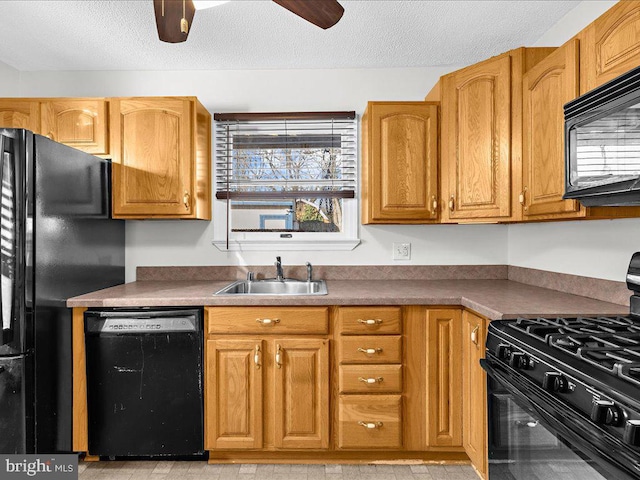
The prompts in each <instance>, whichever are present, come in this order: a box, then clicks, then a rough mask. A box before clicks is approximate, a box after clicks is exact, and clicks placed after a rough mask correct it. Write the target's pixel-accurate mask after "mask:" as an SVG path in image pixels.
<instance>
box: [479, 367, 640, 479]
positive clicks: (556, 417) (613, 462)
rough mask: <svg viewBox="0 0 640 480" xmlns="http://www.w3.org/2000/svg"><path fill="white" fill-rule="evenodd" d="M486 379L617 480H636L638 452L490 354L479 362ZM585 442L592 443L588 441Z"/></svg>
mask: <svg viewBox="0 0 640 480" xmlns="http://www.w3.org/2000/svg"><path fill="white" fill-rule="evenodd" d="M480 365H481V366H482V368H483V369H484V370H485V371H486V372H487V375H489V376H490V377H492V378H493V379H495V380H497V381H498V382H499V383H501V384H502V385H503V386H504V387H505V388H506V389H507V390H508V391H509V394H511V395H513V397H515V399H516V403H517V404H518V405H519V406H520V407H522V408H524V409H525V410H528V411H529V413H531V414H533V415H535V416H536V417H538V418H539V420H540V421H541V422H542V423H543V424H544V425H545V426H547V427H548V428H551V429H552V430H554V431H555V432H556V433H558V434H559V435H560V436H562V437H564V438H566V439H567V440H569V442H570V443H572V444H573V445H575V446H577V447H578V448H579V449H580V450H581V451H584V452H585V453H587V455H588V456H589V457H591V458H593V459H594V460H596V461H598V462H599V463H600V465H602V466H603V467H604V468H606V469H607V470H610V471H612V472H611V473H613V474H615V475H616V477H615V478H616V479H620V480H622V479H625V480H637V479H638V477H639V476H640V463H639V461H638V455H637V452H630V450H631V449H630V447H629V446H627V445H625V444H623V443H622V442H620V441H619V440H618V439H616V438H615V437H613V436H612V435H610V434H609V433H607V432H606V431H604V430H602V429H601V428H600V427H599V426H598V425H597V424H595V423H593V422H591V421H590V420H589V419H587V418H585V417H583V416H582V415H580V414H579V413H577V412H575V411H573V410H571V409H570V408H567V407H566V406H565V405H563V404H562V403H561V402H560V401H558V400H557V399H556V398H554V397H553V396H551V395H550V394H549V393H547V392H546V391H544V390H543V389H542V388H540V387H537V386H536V385H535V384H534V383H532V382H531V381H530V380H528V379H527V378H526V377H523V376H521V375H519V374H518V373H517V372H515V371H511V369H510V368H509V367H506V366H504V365H501V364H499V363H498V362H496V361H492V360H491V358H490V354H487V358H486V359H481V360H480ZM586 439H589V440H588V441H586Z"/></svg>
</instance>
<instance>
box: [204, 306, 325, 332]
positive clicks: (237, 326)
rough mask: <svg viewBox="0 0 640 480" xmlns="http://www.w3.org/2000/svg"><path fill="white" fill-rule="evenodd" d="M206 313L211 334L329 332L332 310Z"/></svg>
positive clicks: (210, 310) (231, 309) (237, 309)
mask: <svg viewBox="0 0 640 480" xmlns="http://www.w3.org/2000/svg"><path fill="white" fill-rule="evenodd" d="M205 311H206V317H207V331H208V333H209V334H213V333H218V334H219V333H258V334H270V333H275V334H279V335H280V334H283V333H292V334H316V335H317V334H320V335H326V334H328V333H329V308H328V307H282V308H281V307H220V308H217V307H212V308H206V309H205Z"/></svg>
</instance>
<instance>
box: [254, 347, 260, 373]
mask: <svg viewBox="0 0 640 480" xmlns="http://www.w3.org/2000/svg"><path fill="white" fill-rule="evenodd" d="M253 363H255V364H256V368H260V345H256V353H254V354H253Z"/></svg>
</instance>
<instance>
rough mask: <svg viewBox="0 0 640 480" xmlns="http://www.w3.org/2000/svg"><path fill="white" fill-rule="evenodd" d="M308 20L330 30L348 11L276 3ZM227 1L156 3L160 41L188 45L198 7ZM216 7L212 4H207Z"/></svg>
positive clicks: (294, 0)
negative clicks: (186, 42) (186, 41)
mask: <svg viewBox="0 0 640 480" xmlns="http://www.w3.org/2000/svg"><path fill="white" fill-rule="evenodd" d="M273 1H274V2H275V3H277V4H278V5H280V6H282V7H284V8H286V9H287V10H289V11H290V12H292V13H294V14H296V15H298V16H299V17H301V18H304V19H305V20H306V21H308V22H311V23H313V24H314V25H317V26H318V27H320V28H323V29H325V30H326V29H327V28H330V27H332V26H334V25H335V24H336V23H338V20H340V18H342V14H343V13H344V8H343V7H342V5H340V4H339V3H338V2H337V0H273ZM207 3H208V4H219V3H225V2H198V1H194V0H153V7H154V11H155V14H156V26H157V28H158V36H159V37H160V40H162V41H163V42H168V43H179V42H184V41H185V40H186V39H187V36H188V35H189V30H190V29H191V24H192V22H193V17H194V15H195V13H196V7H197V6H198V5H197V4H207ZM207 6H212V5H207Z"/></svg>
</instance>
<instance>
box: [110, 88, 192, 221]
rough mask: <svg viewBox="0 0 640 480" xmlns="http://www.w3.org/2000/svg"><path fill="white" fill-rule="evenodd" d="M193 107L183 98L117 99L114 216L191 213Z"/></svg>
mask: <svg viewBox="0 0 640 480" xmlns="http://www.w3.org/2000/svg"><path fill="white" fill-rule="evenodd" d="M191 107H192V106H191V102H190V101H189V100H187V99H180V98H132V99H114V100H113V103H112V114H111V127H112V128H111V144H112V147H113V161H114V167H113V172H114V180H113V213H114V216H116V217H123V218H126V217H127V216H130V217H135V216H138V217H153V216H160V217H171V216H174V217H190V216H191V213H192V197H193V195H192V192H193V186H192V182H191V162H192V158H191V152H192V137H193V132H192V115H191Z"/></svg>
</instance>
